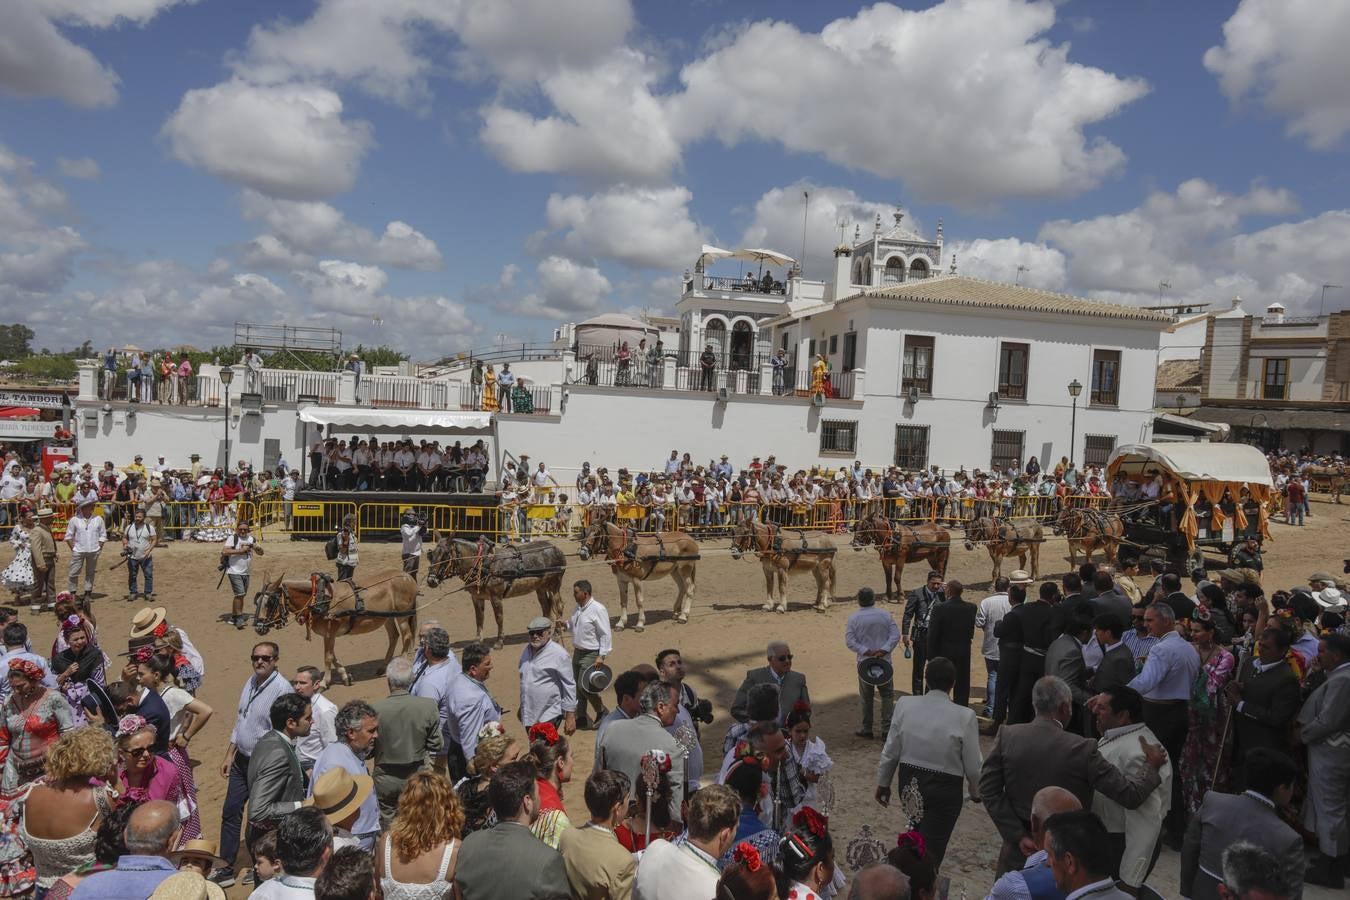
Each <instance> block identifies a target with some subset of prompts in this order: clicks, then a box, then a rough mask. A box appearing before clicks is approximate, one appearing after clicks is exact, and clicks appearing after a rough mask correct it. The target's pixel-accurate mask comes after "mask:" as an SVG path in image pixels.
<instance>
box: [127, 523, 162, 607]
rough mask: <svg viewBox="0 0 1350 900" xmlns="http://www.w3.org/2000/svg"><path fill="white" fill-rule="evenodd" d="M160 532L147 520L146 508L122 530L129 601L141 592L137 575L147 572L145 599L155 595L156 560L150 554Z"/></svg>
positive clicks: (150, 598) (152, 597)
mask: <svg viewBox="0 0 1350 900" xmlns="http://www.w3.org/2000/svg"><path fill="white" fill-rule="evenodd" d="M158 537H159V534H158V533H157V532H156V531H155V526H153V525H151V524H150V523H148V522H146V521H145V510H144V509H138V510H136V519H135V521H133V522H132V523H131V524H130V525H129V526H127V529H126V530H125V531H124V532H122V555H123V556H125V557H126V558H127V602H128V603H131V602H132V601H134V600H135V599H136V597H137V595H138V594H139V591H138V590H137V584H136V582H137V576H138V574H139V573H141V572H144V573H145V599H146V600H152V599H154V596H155V561H154V560H153V559H151V558H150V555H151V554H152V553H153V552H154V550H155V541H156V540H157V539H158Z"/></svg>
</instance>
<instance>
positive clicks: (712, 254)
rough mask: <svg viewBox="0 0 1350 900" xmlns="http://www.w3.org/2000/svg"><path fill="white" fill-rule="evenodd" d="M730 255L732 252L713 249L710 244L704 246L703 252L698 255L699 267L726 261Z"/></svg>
mask: <svg viewBox="0 0 1350 900" xmlns="http://www.w3.org/2000/svg"><path fill="white" fill-rule="evenodd" d="M731 255H732V251H730V250H723V249H722V248H721V247H714V246H713V245H712V244H704V245H703V250H702V251H701V252H700V253H699V255H698V261H699V263H700V264H701V265H705V266H706V265H707V264H708V263H710V262H716V261H717V260H719V259H726V258H727V257H728V256H731Z"/></svg>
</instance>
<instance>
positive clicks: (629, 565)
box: [579, 522, 700, 631]
mask: <svg viewBox="0 0 1350 900" xmlns="http://www.w3.org/2000/svg"><path fill="white" fill-rule="evenodd" d="M579 555H580V556H581V559H582V560H587V559H590V558H591V557H592V556H600V555H603V557H604V559H605V560H606V561H608V562H609V567H610V568H611V569H613V570H614V577H615V579H617V580H618V582H619V621H618V622H616V623H615V625H614V630H615V631H623V629H624V628H625V627H627V623H628V588H629V586H630V585H631V586H632V588H633V599H634V601H635V602H636V603H637V623H636V624H635V625H634V626H633V628H634V630H635V631H642V630H644V629H645V628H646V627H647V612H646V606H645V603H644V601H643V597H642V583H643V582H644V581H651V580H654V579H657V578H664V577H666V576H667V575H669V576H670V577H671V578H672V579H674V581H675V587H676V594H675V609H674V613H675V621H676V622H677V623H678V624H680V625H683V624H685V623H686V622H688V621H689V610H690V608H691V607H693V605H694V589H695V586H696V585H695V575H696V570H697V566H698V560H699V558H700V557H699V547H698V541H696V540H694V539H693V538H692V537H690V536H689V535H688V534H686V533H685V532H683V531H665V532H657V533H656V534H638V533H637V532H636V531H634V530H632V529H631V528H620V527H619V526H618V525H615V524H614V523H613V522H596V523H594V524H593V525H590V526H589V527H587V529H586V531H585V532H584V533H583V534H582V535H581V552H580V554H579Z"/></svg>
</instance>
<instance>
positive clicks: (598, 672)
mask: <svg viewBox="0 0 1350 900" xmlns="http://www.w3.org/2000/svg"><path fill="white" fill-rule="evenodd" d="M613 681H614V670H613V669H611V668H610V667H609V666H607V665H604V664H603V663H593V664H591V665H589V666H587V667H586V669H585V670H584V671H583V672H582V673H581V678H579V679H577V687H579V688H581V689H582V690H583V691H585V692H586V693H588V694H599V693H602V692H603V691H604V690H605V688H607V687H609V686H610V684H611V683H612V682H613Z"/></svg>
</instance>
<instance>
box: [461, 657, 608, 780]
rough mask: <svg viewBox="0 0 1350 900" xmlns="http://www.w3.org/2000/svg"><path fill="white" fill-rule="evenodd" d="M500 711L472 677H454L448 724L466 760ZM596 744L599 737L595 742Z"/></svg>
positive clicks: (497, 719)
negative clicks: (479, 737)
mask: <svg viewBox="0 0 1350 900" xmlns="http://www.w3.org/2000/svg"><path fill="white" fill-rule="evenodd" d="M501 720H502V708H501V707H500V706H498V705H497V701H495V700H493V699H492V695H491V694H489V693H488V689H487V686H486V685H485V684H483V682H481V681H479V680H478V679H477V678H474V677H473V676H472V675H465V676H463V677H462V678H456V679H455V682H454V684H452V685H450V718H449V720H448V721H447V723H446V724H447V725H448V727H449V731H450V740H452V741H456V742H457V743H458V744H459V747H460V749H461V750H463V751H464V758H465V759H473V754H474V752H475V751H476V750H477V749H478V732H479V731H481V730H482V728H483V726H484V725H486V724H487V723H488V722H500V721H501ZM595 742H596V743H597V744H599V743H600V738H599V737H597V738H596V739H595Z"/></svg>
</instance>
